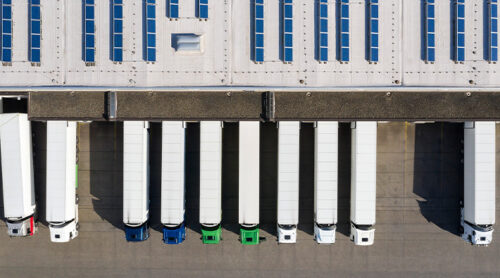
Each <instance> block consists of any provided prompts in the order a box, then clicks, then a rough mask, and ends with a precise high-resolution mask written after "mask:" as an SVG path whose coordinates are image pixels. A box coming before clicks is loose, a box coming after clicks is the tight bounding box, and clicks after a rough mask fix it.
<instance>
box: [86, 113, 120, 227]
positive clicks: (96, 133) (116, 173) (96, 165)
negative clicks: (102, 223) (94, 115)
mask: <svg viewBox="0 0 500 278" xmlns="http://www.w3.org/2000/svg"><path fill="white" fill-rule="evenodd" d="M89 158H90V161H89V172H90V194H91V196H92V197H93V198H92V206H93V208H94V210H95V212H96V213H97V214H98V215H99V216H100V217H101V218H102V219H104V220H106V221H107V222H109V223H111V224H112V225H113V226H114V227H116V228H119V229H122V230H124V224H123V122H92V123H91V124H90V125H89Z"/></svg>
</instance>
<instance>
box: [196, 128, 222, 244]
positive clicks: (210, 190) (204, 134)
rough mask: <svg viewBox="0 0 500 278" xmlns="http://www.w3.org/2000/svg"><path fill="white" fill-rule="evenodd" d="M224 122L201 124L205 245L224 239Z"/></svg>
mask: <svg viewBox="0 0 500 278" xmlns="http://www.w3.org/2000/svg"><path fill="white" fill-rule="evenodd" d="M221 197H222V122H219V121H202V122H200V224H201V232H202V240H203V242H204V243H208V244H216V243H219V241H220V239H221V232H222V229H221V216H222V204H221Z"/></svg>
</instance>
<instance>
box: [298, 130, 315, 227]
mask: <svg viewBox="0 0 500 278" xmlns="http://www.w3.org/2000/svg"><path fill="white" fill-rule="evenodd" d="M299 157H300V160H299V161H300V163H299V225H298V229H299V230H301V231H303V232H305V233H307V234H309V235H314V125H313V124H312V123H302V124H301V125H300V156H299Z"/></svg>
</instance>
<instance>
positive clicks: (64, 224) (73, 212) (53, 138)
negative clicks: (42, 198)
mask: <svg viewBox="0 0 500 278" xmlns="http://www.w3.org/2000/svg"><path fill="white" fill-rule="evenodd" d="M46 168H47V176H46V179H47V183H46V184H47V193H46V205H45V206H46V216H45V217H46V220H47V222H48V223H49V231H50V240H51V241H52V242H68V241H70V240H72V239H74V238H75V237H77V236H78V230H79V224H78V196H77V195H76V187H77V186H78V180H77V171H78V168H77V153H76V122H68V121H47V166H46Z"/></svg>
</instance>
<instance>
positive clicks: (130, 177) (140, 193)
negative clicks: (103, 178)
mask: <svg viewBox="0 0 500 278" xmlns="http://www.w3.org/2000/svg"><path fill="white" fill-rule="evenodd" d="M148 220H149V123H148V122H144V121H125V122H123V223H124V224H125V237H126V239H127V241H143V240H146V239H148V238H149V223H148Z"/></svg>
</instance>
